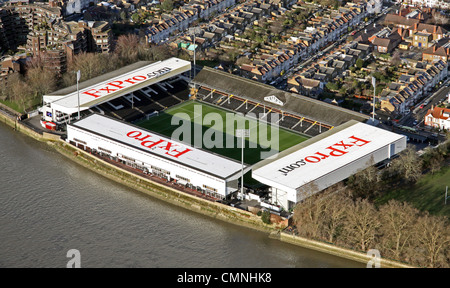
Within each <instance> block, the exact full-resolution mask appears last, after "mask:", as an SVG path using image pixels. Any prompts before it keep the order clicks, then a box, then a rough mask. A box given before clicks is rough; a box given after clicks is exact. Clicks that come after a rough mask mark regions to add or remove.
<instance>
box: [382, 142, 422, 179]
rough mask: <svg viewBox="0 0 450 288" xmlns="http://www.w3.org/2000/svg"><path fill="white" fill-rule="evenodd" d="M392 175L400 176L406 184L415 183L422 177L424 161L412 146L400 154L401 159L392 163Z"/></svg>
mask: <svg viewBox="0 0 450 288" xmlns="http://www.w3.org/2000/svg"><path fill="white" fill-rule="evenodd" d="M389 171H390V172H391V174H393V175H398V176H400V177H401V178H403V179H404V180H405V181H406V182H409V183H414V182H416V181H417V180H418V179H419V178H420V176H421V175H422V160H421V159H420V158H419V156H418V155H417V154H416V150H415V148H414V147H412V146H408V148H407V149H406V150H404V151H402V153H401V154H400V157H398V158H397V159H395V160H393V161H392V165H391V167H390V169H389Z"/></svg>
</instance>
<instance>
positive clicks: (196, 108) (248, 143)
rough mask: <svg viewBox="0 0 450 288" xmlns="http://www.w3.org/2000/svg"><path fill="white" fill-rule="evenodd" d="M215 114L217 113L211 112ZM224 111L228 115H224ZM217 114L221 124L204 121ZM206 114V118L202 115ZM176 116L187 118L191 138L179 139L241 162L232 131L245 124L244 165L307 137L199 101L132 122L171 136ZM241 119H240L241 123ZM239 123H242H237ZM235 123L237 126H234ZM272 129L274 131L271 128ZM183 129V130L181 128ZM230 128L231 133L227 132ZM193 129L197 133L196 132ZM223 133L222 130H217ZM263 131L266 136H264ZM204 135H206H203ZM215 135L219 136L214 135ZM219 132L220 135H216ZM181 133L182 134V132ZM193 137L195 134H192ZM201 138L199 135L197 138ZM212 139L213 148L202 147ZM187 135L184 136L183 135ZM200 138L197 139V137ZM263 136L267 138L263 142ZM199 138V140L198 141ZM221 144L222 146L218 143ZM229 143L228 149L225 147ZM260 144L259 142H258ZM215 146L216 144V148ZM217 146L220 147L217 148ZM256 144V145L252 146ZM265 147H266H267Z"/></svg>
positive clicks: (237, 144) (176, 127) (177, 123)
mask: <svg viewBox="0 0 450 288" xmlns="http://www.w3.org/2000/svg"><path fill="white" fill-rule="evenodd" d="M212 113H217V114H212ZM227 114H228V115H227ZM208 115H209V116H208ZM217 115H220V117H221V119H222V123H223V124H222V125H221V123H220V121H219V122H218V123H216V122H211V124H212V125H206V124H204V122H205V120H208V117H210V116H212V117H213V118H215V119H217ZM205 116H206V118H205ZM227 116H233V117H235V118H234V119H237V120H238V121H226V119H227ZM180 119H185V120H189V121H190V122H189V123H190V127H191V134H190V135H191V136H190V137H191V139H190V141H188V140H189V139H183V138H184V137H180V138H181V139H180V140H182V141H183V142H186V143H188V144H190V145H193V146H195V147H201V148H203V149H205V150H209V151H211V152H214V153H217V154H219V155H223V156H226V157H228V158H231V159H235V160H237V161H241V151H242V149H241V146H240V145H241V141H242V139H241V138H238V137H235V136H234V134H233V133H234V131H235V129H236V128H239V127H242V126H239V124H238V123H245V125H246V127H245V128H246V129H249V128H250V137H249V138H246V140H245V146H244V147H245V149H244V162H245V163H246V164H250V165H252V164H255V163H257V162H259V161H260V160H262V159H264V158H265V157H266V156H265V155H264V154H262V152H264V151H266V152H268V151H270V150H271V148H270V147H272V148H276V149H272V151H274V150H276V151H277V152H278V151H283V150H285V149H287V148H289V147H292V146H294V145H296V144H298V143H300V142H303V141H305V140H306V139H308V138H307V137H305V136H303V135H300V134H297V133H295V132H291V131H288V130H286V129H283V128H281V127H276V126H274V127H271V126H270V125H266V124H265V123H263V122H258V121H257V120H255V119H251V118H246V117H243V116H240V115H237V114H236V113H233V112H230V111H227V110H224V109H220V108H218V107H215V106H212V105H208V104H204V103H199V102H197V101H187V102H184V103H181V104H179V105H176V106H174V107H171V108H169V109H167V110H165V111H164V112H160V113H159V115H157V116H153V117H151V118H150V119H149V120H144V121H141V122H139V123H136V124H137V126H140V127H142V128H145V129H148V130H150V131H153V132H156V133H159V134H162V135H164V136H167V137H170V138H172V136H173V135H174V134H173V133H174V131H175V132H176V131H177V129H178V128H180V126H181V123H180V122H179V120H180ZM172 121H174V124H175V125H171V122H172ZM241 121H242V122H241ZM187 122H188V121H186V123H187ZM241 125H242V124H241ZM238 126H239V127H238ZM264 127H267V133H264V131H265V130H264ZM272 129H276V130H272ZM184 131H186V130H184ZM199 131H201V132H200V133H201V136H200V137H199V133H198V132H199ZM215 131H217V132H219V133H218V134H215V135H213V136H211V135H212V134H214V133H213V132H215ZM230 131H231V133H230ZM196 132H197V133H196ZM221 132H223V133H221ZM274 132H278V137H274V139H271V137H272V134H274V135H276V133H274ZM266 134H267V136H266ZM205 135H206V136H205ZM217 135H219V136H218V137H217ZM220 135H222V136H220ZM260 135H264V137H263V141H260ZM183 136H184V135H183ZM195 136H197V137H195ZM201 137H203V138H201ZM205 137H206V139H213V140H215V141H216V142H215V143H216V145H215V146H216V147H206V146H205V143H204V142H207V141H204V139H205ZM186 138H188V137H186ZM199 138H201V139H199ZM264 139H267V140H268V141H267V142H266V143H265V146H264V144H262V143H264ZM200 140H201V141H200ZM218 143H221V144H222V145H220V144H218ZM227 144H228V147H230V146H232V147H231V148H227ZM261 144H262V145H261ZM217 146H219V147H217ZM220 146H221V147H220ZM255 146H256V147H255ZM267 146H268V147H269V148H267Z"/></svg>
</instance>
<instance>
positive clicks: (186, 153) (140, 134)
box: [69, 114, 250, 180]
mask: <svg viewBox="0 0 450 288" xmlns="http://www.w3.org/2000/svg"><path fill="white" fill-rule="evenodd" d="M69 126H73V127H77V128H81V129H83V130H86V131H89V132H91V133H94V134H97V135H100V136H102V137H106V138H108V139H111V140H114V141H117V142H119V143H122V144H124V145H127V146H131V147H133V148H135V149H138V150H140V151H143V152H145V153H149V154H153V155H157V156H159V157H161V158H164V159H166V160H168V161H171V162H175V163H178V164H180V165H183V166H186V167H190V168H193V169H195V170H199V171H201V172H204V173H206V174H209V175H214V176H216V177H219V178H221V179H225V180H234V179H237V178H239V177H240V176H241V173H240V172H241V169H242V165H241V163H240V162H238V161H235V160H232V159H229V158H226V157H223V156H220V155H217V154H215V153H212V152H209V151H205V150H202V149H199V148H195V147H192V146H190V145H187V144H185V143H181V142H177V141H174V140H171V139H170V138H167V137H165V136H162V135H160V134H157V133H155V132H151V131H148V130H145V129H142V128H140V127H137V126H134V125H131V124H128V123H125V122H122V121H119V120H116V119H113V118H110V117H106V116H102V115H99V114H91V115H89V116H87V117H86V118H83V119H81V120H78V121H76V122H73V123H72V124H69ZM147 136H148V137H147ZM169 143H170V144H169ZM249 169H250V166H248V165H245V164H244V173H245V172H246V171H248V170H249Z"/></svg>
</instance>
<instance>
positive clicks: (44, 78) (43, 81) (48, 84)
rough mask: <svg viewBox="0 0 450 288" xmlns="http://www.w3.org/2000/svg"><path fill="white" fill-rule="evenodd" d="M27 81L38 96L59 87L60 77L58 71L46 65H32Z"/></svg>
mask: <svg viewBox="0 0 450 288" xmlns="http://www.w3.org/2000/svg"><path fill="white" fill-rule="evenodd" d="M26 81H27V83H28V84H29V85H30V89H31V90H32V91H34V94H35V96H36V97H40V96H42V95H45V94H47V93H50V92H53V91H54V90H56V88H57V84H58V78H57V75H56V73H54V72H53V71H51V70H48V69H46V68H44V66H43V65H42V66H31V67H29V68H28V69H27V74H26Z"/></svg>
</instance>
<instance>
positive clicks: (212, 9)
mask: <svg viewBox="0 0 450 288" xmlns="http://www.w3.org/2000/svg"><path fill="white" fill-rule="evenodd" d="M235 3H236V2H235V0H194V1H190V2H189V3H188V4H186V5H183V6H182V7H180V8H179V9H174V10H173V11H172V13H171V14H163V15H161V19H160V20H159V22H158V23H157V24H154V25H152V26H151V27H149V28H147V29H146V31H145V37H146V40H147V42H149V43H159V42H162V41H165V40H167V39H168V38H169V37H170V36H171V35H173V34H175V33H177V32H182V31H185V30H187V29H188V28H189V25H190V24H191V23H192V22H194V21H196V20H197V19H207V18H209V17H211V16H212V15H214V14H216V13H221V12H223V11H225V9H227V8H228V7H230V6H232V5H234V4H235Z"/></svg>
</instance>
